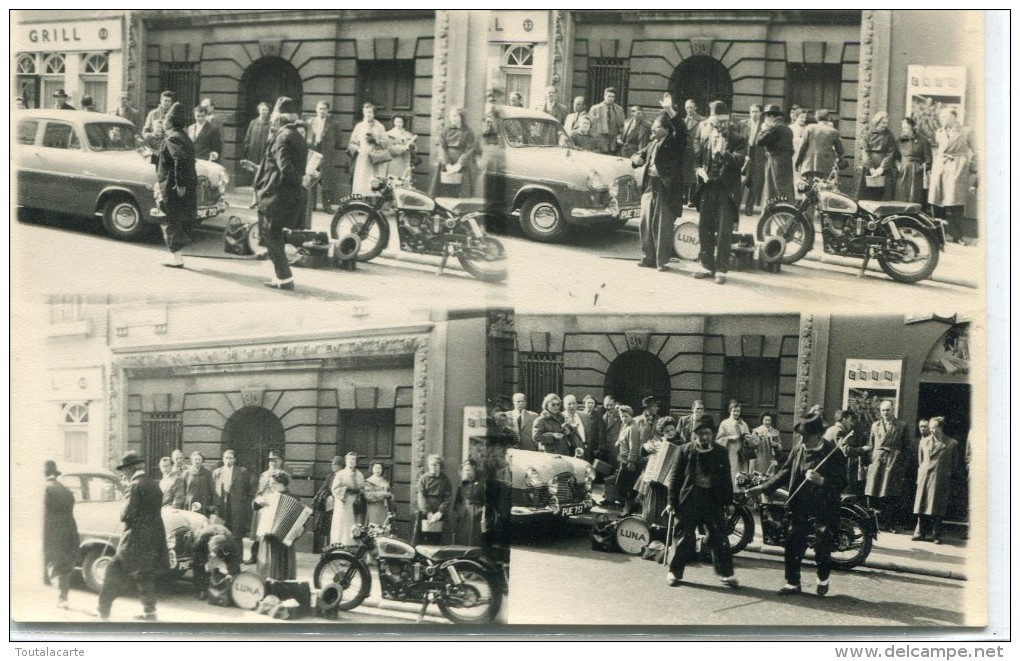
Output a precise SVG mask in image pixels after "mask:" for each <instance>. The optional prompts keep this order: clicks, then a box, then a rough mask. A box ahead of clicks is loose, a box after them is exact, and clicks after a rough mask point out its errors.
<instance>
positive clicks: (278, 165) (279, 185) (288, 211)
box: [253, 96, 311, 290]
mask: <svg viewBox="0 0 1020 661" xmlns="http://www.w3.org/2000/svg"><path fill="white" fill-rule="evenodd" d="M300 120H301V117H300V116H299V115H298V107H297V104H296V103H294V100H293V99H291V98H289V97H286V96H281V97H280V98H279V99H277V100H276V104H275V106H274V107H273V113H272V115H270V123H271V126H272V128H271V130H272V131H273V133H272V134H271V135H270V136H269V141H268V143H267V144H266V150H265V152H263V154H262V163H261V164H260V165H259V169H258V171H256V172H255V183H254V185H253V188H254V191H255V198H256V200H257V201H258V208H259V238H260V240H261V241H262V244H263V245H264V246H265V247H266V250H267V251H268V252H269V259H270V260H272V263H273V271H274V274H273V276H274V277H273V278H272V279H271V280H268V281H266V282H265V283H263V284H265V286H266V287H269V288H271V289H286V290H293V289H294V278H293V275H292V274H291V270H290V263H289V262H288V261H287V253H286V251H285V250H284V246H285V244H284V241H283V231H284V230H285V229H288V228H289V229H295V228H299V227H301V226H302V225H303V223H304V219H305V207H306V206H307V204H308V188H307V186H308V185H309V184H310V183H311V180H310V179H309V178H308V177H307V176H306V175H305V166H306V165H307V162H308V142H307V141H306V140H305V137H304V136H303V135H301V133H300V131H299V130H298V128H299V125H300Z"/></svg>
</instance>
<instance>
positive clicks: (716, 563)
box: [667, 414, 739, 588]
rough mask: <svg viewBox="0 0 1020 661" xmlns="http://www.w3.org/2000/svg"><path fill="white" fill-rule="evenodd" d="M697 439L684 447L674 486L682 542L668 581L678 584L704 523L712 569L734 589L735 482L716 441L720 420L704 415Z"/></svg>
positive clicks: (674, 510) (673, 506) (672, 497)
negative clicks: (729, 515) (731, 525)
mask: <svg viewBox="0 0 1020 661" xmlns="http://www.w3.org/2000/svg"><path fill="white" fill-rule="evenodd" d="M694 433H695V436H696V439H695V440H694V441H691V442H690V443H687V444H685V445H682V446H680V451H679V452H678V453H677V464H676V468H675V470H674V471H673V474H672V478H671V479H670V484H669V499H668V501H667V502H668V507H669V509H670V510H672V513H673V514H674V515H675V516H676V517H677V521H678V523H677V534H678V538H677V544H676V551H675V552H674V553H673V559H672V560H671V561H670V563H669V575H668V577H667V582H668V583H669V585H670V586H671V587H679V586H680V582H681V581H682V580H683V577H684V569H685V567H686V565H687V562H688V561H690V560H692V559H694V557H695V555H696V551H695V536H696V534H697V532H696V531H697V528H698V526H699V525H703V526H704V527H705V529H706V530H707V531H708V545H709V547H710V548H711V550H712V567H713V568H714V569H715V573H716V575H717V576H718V577H719V580H720V581H722V582H723V584H724V585H727V586H729V587H731V588H735V587H737V586H738V585H739V583H738V581H737V577H736V576H735V575H734V574H733V554H732V553H731V552H730V542H729V538H728V536H727V532H726V527H727V526H726V512H727V510H728V509H732V507H733V481H732V479H731V478H730V459H729V455H728V454H727V452H726V449H725V448H724V447H722V446H721V445H718V444H717V443H715V421H714V420H712V416H710V415H707V414H703V415H702V416H701V417H700V418H698V420H697V422H695V423H694Z"/></svg>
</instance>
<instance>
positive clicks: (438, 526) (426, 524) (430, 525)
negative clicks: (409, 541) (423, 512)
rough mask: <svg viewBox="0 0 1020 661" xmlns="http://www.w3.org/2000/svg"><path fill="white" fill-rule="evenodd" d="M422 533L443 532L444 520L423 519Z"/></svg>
mask: <svg viewBox="0 0 1020 661" xmlns="http://www.w3.org/2000/svg"><path fill="white" fill-rule="evenodd" d="M421 531H422V532H443V519H439V520H438V521H429V520H428V519H427V518H425V517H424V516H423V517H422V518H421Z"/></svg>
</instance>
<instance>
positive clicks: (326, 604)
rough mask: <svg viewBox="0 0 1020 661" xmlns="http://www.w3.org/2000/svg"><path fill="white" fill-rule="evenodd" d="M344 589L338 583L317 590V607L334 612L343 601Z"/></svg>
mask: <svg viewBox="0 0 1020 661" xmlns="http://www.w3.org/2000/svg"><path fill="white" fill-rule="evenodd" d="M343 596H344V588H343V586H342V585H340V584H339V583H330V584H329V585H327V586H325V587H323V588H322V589H321V590H319V606H320V607H321V608H322V610H324V611H331V610H336V609H337V608H338V607H339V606H340V602H341V601H342V600H343Z"/></svg>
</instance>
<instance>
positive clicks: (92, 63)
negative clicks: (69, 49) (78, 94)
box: [81, 53, 110, 112]
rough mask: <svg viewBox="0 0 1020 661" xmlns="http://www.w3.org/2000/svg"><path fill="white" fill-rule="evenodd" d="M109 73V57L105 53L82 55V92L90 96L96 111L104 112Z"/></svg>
mask: <svg viewBox="0 0 1020 661" xmlns="http://www.w3.org/2000/svg"><path fill="white" fill-rule="evenodd" d="M109 73H110V58H109V56H108V55H107V54H106V53H87V54H85V55H83V56H82V61H81V82H82V93H83V94H87V95H89V96H91V97H92V100H93V101H95V105H94V107H95V109H96V110H97V111H98V112H106V94H107V90H108V89H109Z"/></svg>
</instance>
